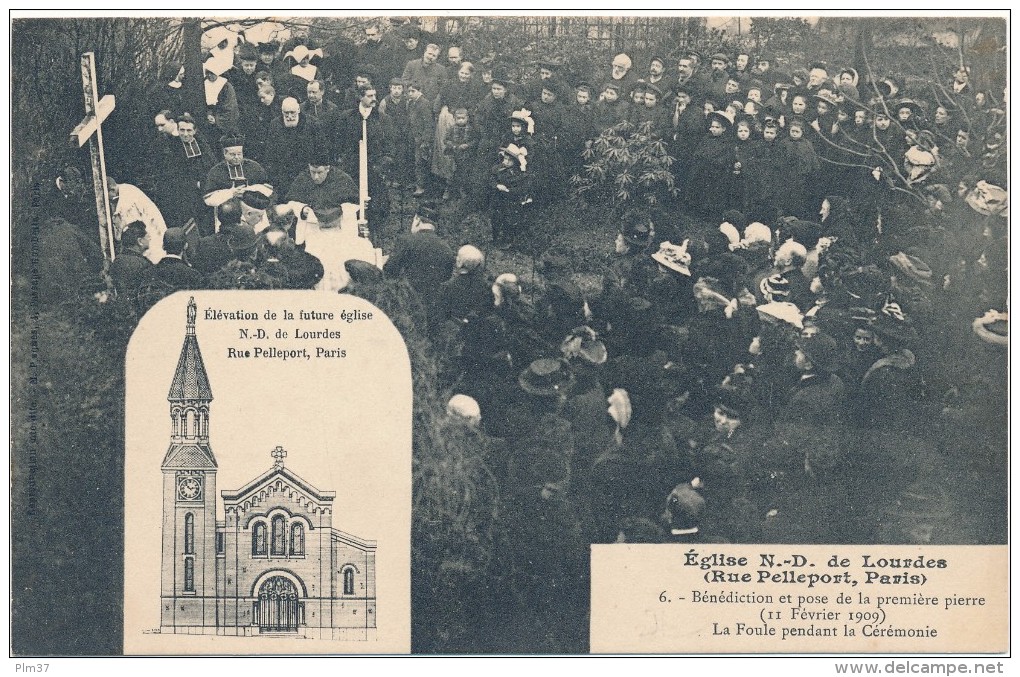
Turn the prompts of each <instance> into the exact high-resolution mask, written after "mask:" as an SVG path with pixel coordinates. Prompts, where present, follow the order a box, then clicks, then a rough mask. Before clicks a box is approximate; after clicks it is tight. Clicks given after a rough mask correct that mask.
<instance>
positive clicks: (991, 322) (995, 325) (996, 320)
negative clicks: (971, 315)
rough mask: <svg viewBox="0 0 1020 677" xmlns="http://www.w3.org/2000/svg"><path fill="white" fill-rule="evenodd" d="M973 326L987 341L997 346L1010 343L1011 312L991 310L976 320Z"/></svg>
mask: <svg viewBox="0 0 1020 677" xmlns="http://www.w3.org/2000/svg"><path fill="white" fill-rule="evenodd" d="M971 328H972V329H973V330H974V333H975V334H977V335H978V338H980V339H981V340H982V341H984V342H985V343H991V344H992V345H996V346H1008V345H1009V313H1000V312H999V311H997V310H989V311H988V312H987V313H985V314H984V315H982V316H981V317H979V318H977V319H976V320H974V322H973V324H972V325H971Z"/></svg>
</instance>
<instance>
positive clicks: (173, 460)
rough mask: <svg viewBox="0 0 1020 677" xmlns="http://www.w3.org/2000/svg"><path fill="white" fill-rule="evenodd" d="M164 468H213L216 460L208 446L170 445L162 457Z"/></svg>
mask: <svg viewBox="0 0 1020 677" xmlns="http://www.w3.org/2000/svg"><path fill="white" fill-rule="evenodd" d="M162 467H163V468H164V469H166V468H215V467H216V458H215V457H214V456H213V453H212V449H210V448H209V445H208V444H171V445H170V448H169V449H167V451H166V456H164V457H163V466H162Z"/></svg>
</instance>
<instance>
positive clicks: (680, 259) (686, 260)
mask: <svg viewBox="0 0 1020 677" xmlns="http://www.w3.org/2000/svg"><path fill="white" fill-rule="evenodd" d="M690 243H691V241H690V240H689V239H688V240H684V241H683V243H682V244H679V245H675V244H673V243H672V242H669V241H667V242H663V243H662V244H660V245H659V251H657V252H655V253H654V254H652V258H653V259H654V260H655V261H656V263H659V264H660V265H662V266H665V267H666V268H669V269H670V270H672V271H673V272H676V273H680V274H681V275H684V276H686V277H690V276H691V268H690V265H691V255H690V254H688V253H687V247H688V245H690Z"/></svg>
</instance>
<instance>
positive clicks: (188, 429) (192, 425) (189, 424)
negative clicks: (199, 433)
mask: <svg viewBox="0 0 1020 677" xmlns="http://www.w3.org/2000/svg"><path fill="white" fill-rule="evenodd" d="M186 417H187V418H186V419H185V422H184V436H185V437H195V433H196V429H197V426H198V423H196V421H195V410H194V409H188V413H187V414H186Z"/></svg>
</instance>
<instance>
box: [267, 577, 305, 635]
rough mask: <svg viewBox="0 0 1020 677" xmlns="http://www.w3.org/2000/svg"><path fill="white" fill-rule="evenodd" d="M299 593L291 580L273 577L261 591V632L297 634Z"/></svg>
mask: <svg viewBox="0 0 1020 677" xmlns="http://www.w3.org/2000/svg"><path fill="white" fill-rule="evenodd" d="M299 606H300V602H298V591H297V588H296V587H295V586H294V583H292V582H291V581H290V579H287V578H284V577H283V576H273V577H272V578H269V579H267V580H266V582H265V583H263V584H262V587H261V588H260V589H259V603H258V612H257V617H258V625H259V632H263V633H265V632H297V628H298V623H299V622H300V620H299V613H298V612H299Z"/></svg>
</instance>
